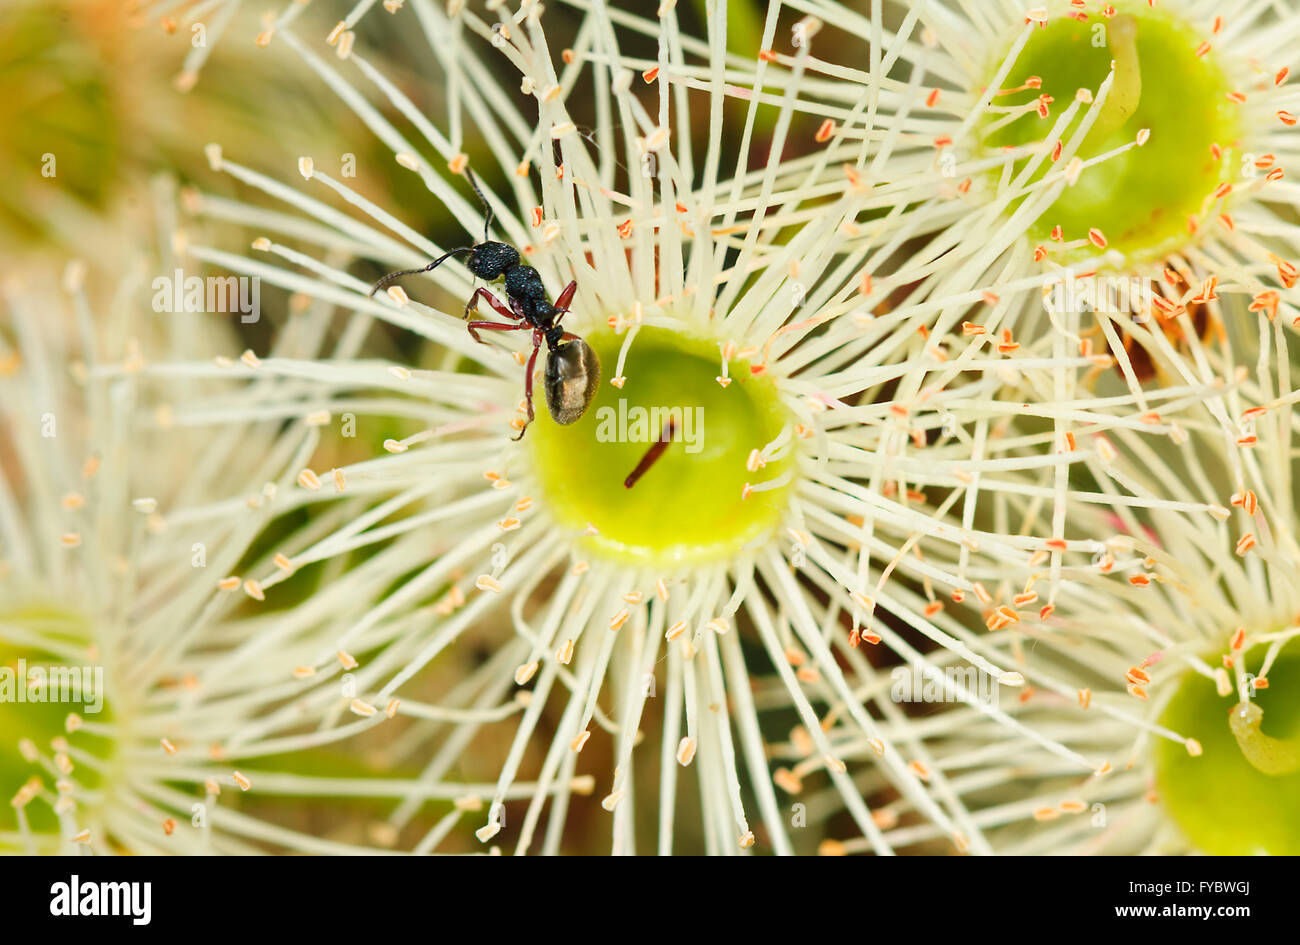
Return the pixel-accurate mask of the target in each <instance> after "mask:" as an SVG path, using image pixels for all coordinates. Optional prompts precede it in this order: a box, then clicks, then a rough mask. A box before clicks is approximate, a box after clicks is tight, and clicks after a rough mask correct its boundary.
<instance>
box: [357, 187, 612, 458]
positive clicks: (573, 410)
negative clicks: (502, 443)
mask: <svg viewBox="0 0 1300 945" xmlns="http://www.w3.org/2000/svg"><path fill="white" fill-rule="evenodd" d="M465 176H466V177H468V178H469V183H470V186H471V187H473V188H474V193H476V194H477V195H478V199H479V201H480V202H481V203H482V204H483V210H484V214H485V215H484V219H483V242H481V243H475V244H474V245H473V246H462V247H460V248H458V249H453V250H450V251H449V252H446V253H443V254H442V255H441V256H439V257H438V258H437V259H435V260H434V261H433V262H431V263H429V265H427V266H425V267H424V268H423V269H403V270H401V271H399V272H390V273H389V274H388V275H386V276H384V277H383V278H382V279H380V280H379V281H378V282H376V283H375V284H374V285H372V286H371V287H370V294H371V295H374V294H375V293H376V292H378V291H379V290H380V289H382V288H383V287H384V286H386V285H388V284H389V283H390V282H392V281H394V280H395V279H400V278H401V277H402V276H411V275H416V274H417V273H421V272H428V271H429V270H430V269H435V268H437V267H438V266H439V265H441V264H442V263H443V262H445V261H446V260H448V259H450V258H451V257H452V256H459V255H461V254H463V253H469V259H468V260H466V262H465V268H466V269H468V270H469V271H470V272H471V273H473V274H474V275H475V276H477V277H478V278H480V279H483V280H485V281H487V282H493V281H495V280H496V279H499V278H501V277H502V276H504V277H505V290H506V299H507V300H508V301H509V303H510V304H509V306H507V305H506V303H504V302H502V301H501V299H499V298H498V297H497V296H496V295H495V294H494V293H493V292H492V291H491V290H490V289H488V288H487V287H486V286H479V287H478V288H477V289H475V290H474V294H473V295H471V296H470V297H469V302H467V303H466V305H465V318H466V319H467V320H468V319H469V317H470V314H471V313H477V312H478V302H479V299H483V300H484V301H486V302H487V303H488V305H490V306H492V308H493V310H495V311H496V313H497V314H498V315H500V316H501V317H502V318H508V319H511V321H513V322H514V323H515V324H509V325H503V324H501V323H500V322H484V321H471V322H469V325H468V327H469V333H470V335H471V336H472V337H473V338H474V340H475V341H477V342H479V343H480V344H486V342H484V341H483V339H482V338H480V337H479V334H478V333H479V331H480V330H482V331H532V333H533V353H532V355H531V356H530V357H529V358H528V367H527V368H526V369H525V370H526V371H527V379H526V380H525V381H524V397H525V399H526V400H527V402H528V420H527V421H525V423H524V426H523V429H521V430H520V431H519V436H516V437H513V439H516V440H519V439H522V438H523V435H524V431H525V430H527V429H528V424H529V423H532V422H533V371H534V369H535V368H536V365H537V352H538V351H540V350H541V348H542V344H543V343H545V344H546V375H545V376H546V379H545V391H546V406H547V408H548V409H549V410H550V411H551V416H552V417H554V418H555V422H556V423H558V424H561V425H567V424H570V423H573V422H574V421H576V420H577V419H578V418H579V417H581V416H582V415H583V414H584V413H586V412H587V407H588V406H589V405H590V404H591V401H592V398H593V397H595V395H596V385H597V384H599V383H600V361H599V360H598V359H597V357H596V352H594V351H592V350H591V346H590V345H589V344H587V342H585V341H583V340H582V339H581V338H580V337H578V336H577V335H575V334H572V333H571V332H567V331H565V330H564V329H563V328H561V327H560V319H561V318H563V317H564V315H565V314H566V313H567V312H568V311H569V304H570V303H571V302H572V301H573V295H574V293H575V292H577V291H578V283H577V281H576V280H575V281H573V282H570V283H569V284H568V285H567V286H565V287H564V291H563V292H561V293H560V295H559V297H558V298H557V299H556V300H555V304H553V305H552V304H551V301H550V299H549V298H548V297H547V294H546V287H545V286H544V285H542V277H541V274H540V273H538V271H537V270H536V269H534V268H533V267H532V266H524V265H521V264H520V261H519V260H520V255H519V250H517V249H515V248H514V247H513V246H511V245H509V244H508V243H498V242H496V241H494V240H491V239H489V238H488V236H489V233H490V230H491V227H492V208H491V207H490V206H489V205H488V202H487V199H486V198H485V197H484V196H483V191H481V190H480V189H479V186H478V181H477V180H475V178H474V173H473V172H472V171H471V170H470V169H469V168H465Z"/></svg>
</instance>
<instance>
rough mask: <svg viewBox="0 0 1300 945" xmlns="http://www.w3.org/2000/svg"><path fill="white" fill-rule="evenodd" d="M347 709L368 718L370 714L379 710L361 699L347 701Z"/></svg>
mask: <svg viewBox="0 0 1300 945" xmlns="http://www.w3.org/2000/svg"><path fill="white" fill-rule="evenodd" d="M348 711H350V712H351V713H352V714H353V715H359V716H361V717H362V718H370V716H372V715H375V714H376V713H377V712H378V711H379V710H378V709H376V708H375V707H374V706H373V705H371V704H370V703H369V702H366V701H364V700H362V699H353V700H352V701H351V702H350V703H348Z"/></svg>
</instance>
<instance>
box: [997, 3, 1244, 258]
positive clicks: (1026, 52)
mask: <svg viewBox="0 0 1300 945" xmlns="http://www.w3.org/2000/svg"><path fill="white" fill-rule="evenodd" d="M1114 5H1115V7H1116V9H1117V11H1118V12H1117V15H1116V16H1114V17H1111V18H1109V19H1108V18H1106V17H1104V16H1103V15H1102V14H1101V12H1100V10H1101V4H1091V3H1090V4H1089V5H1088V7H1087V10H1086V12H1087V13H1088V20H1087V22H1079V21H1077V20H1074V19H1071V18H1068V17H1064V16H1058V17H1056V18H1054V19H1053V20H1052V21H1051V22H1049V23H1048V25H1047V26H1045V27H1044V28H1042V29H1039V30H1035V31H1034V33H1033V35H1032V36H1031V37H1030V39H1029V42H1028V43H1027V44H1026V46H1025V48H1024V49H1023V50H1022V52H1021V54H1020V56H1019V58H1018V59H1017V60H1016V63H1015V65H1014V66H1013V68H1012V70H1011V73H1010V75H1009V76H1008V79H1007V81H1006V82H1004V83H1003V86H1002V87H1003V88H1017V87H1019V86H1021V85H1023V84H1024V83H1025V82H1026V80H1028V79H1030V77H1033V76H1037V77H1038V78H1040V79H1041V80H1042V87H1041V88H1040V89H1027V90H1025V91H1022V92H1017V93H1015V94H1014V95H1003V96H999V97H997V98H995V99H994V105H995V106H1003V105H1012V104H1023V103H1025V102H1031V101H1033V100H1034V99H1036V98H1038V96H1040V95H1050V96H1051V97H1052V98H1053V99H1054V101H1053V103H1052V104H1051V105H1050V109H1051V114H1050V115H1049V117H1047V118H1039V117H1038V114H1037V113H1036V112H1029V113H1027V114H1025V115H1022V116H1021V117H1019V118H1017V119H1016V120H1015V121H1014V122H1011V123H1010V124H1008V125H1005V126H1003V127H1001V128H999V129H997V130H994V131H992V132H990V133H989V134H988V135H987V137H986V139H985V144H986V145H987V146H988V147H989V148H1000V147H1003V146H1012V145H1028V144H1031V143H1034V142H1037V141H1040V140H1043V139H1044V138H1046V136H1047V135H1048V133H1049V131H1050V130H1051V127H1052V123H1053V121H1054V119H1055V117H1056V116H1059V115H1060V114H1061V111H1062V110H1063V109H1065V108H1067V107H1068V106H1069V104H1070V102H1071V101H1073V99H1074V96H1075V93H1076V92H1077V90H1079V89H1081V88H1083V89H1088V90H1089V91H1091V92H1094V93H1095V92H1096V91H1097V89H1098V87H1099V86H1100V85H1101V83H1102V82H1103V80H1105V78H1106V76H1107V75H1109V73H1110V70H1111V61H1112V60H1114V61H1115V68H1116V77H1115V83H1114V86H1113V87H1112V90H1111V94H1110V97H1109V98H1108V99H1107V101H1106V103H1105V104H1104V105H1103V107H1102V109H1101V114H1100V115H1099V117H1098V120H1097V123H1096V124H1095V125H1094V126H1093V128H1092V130H1091V131H1090V132H1089V135H1088V137H1087V138H1086V139H1085V140H1084V142H1083V147H1082V148H1081V149H1080V151H1079V154H1078V156H1079V157H1081V158H1083V159H1084V160H1087V159H1089V158H1092V157H1096V156H1097V155H1099V154H1102V153H1104V152H1106V151H1109V150H1111V149H1113V148H1116V147H1119V146H1121V145H1124V144H1127V143H1129V142H1132V141H1133V140H1134V139H1135V138H1136V136H1137V133H1138V132H1139V131H1140V130H1142V129H1144V128H1145V129H1149V130H1150V132H1151V137H1150V139H1149V140H1148V141H1147V143H1146V144H1145V145H1144V146H1142V147H1135V148H1131V149H1130V150H1128V151H1126V152H1125V153H1123V154H1120V155H1117V156H1114V157H1110V158H1107V159H1106V160H1105V161H1103V162H1101V163H1099V164H1096V165H1094V166H1092V167H1089V168H1087V169H1085V170H1084V171H1083V173H1082V174H1081V175H1080V177H1079V179H1078V182H1077V183H1075V184H1074V185H1073V186H1070V187H1067V189H1066V190H1065V191H1064V192H1063V193H1062V194H1061V196H1060V197H1059V198H1058V199H1057V200H1056V202H1055V203H1054V204H1052V206H1051V207H1049V208H1048V209H1047V210H1046V211H1045V212H1044V213H1043V215H1042V216H1040V217H1039V218H1038V220H1037V221H1036V222H1035V223H1034V225H1033V226H1032V227H1031V228H1030V236H1031V237H1032V238H1033V239H1034V241H1035V242H1037V243H1047V242H1048V241H1049V240H1050V234H1051V231H1052V229H1053V228H1054V227H1055V226H1057V225H1060V227H1061V229H1062V239H1063V240H1064V241H1067V242H1069V241H1074V240H1080V239H1086V238H1087V237H1088V231H1089V229H1091V228H1097V229H1099V230H1101V232H1102V234H1103V235H1104V236H1105V238H1106V241H1107V245H1108V248H1112V249H1116V250H1119V251H1120V252H1122V253H1124V254H1125V255H1126V256H1128V257H1130V258H1131V259H1132V260H1134V261H1148V260H1157V261H1158V260H1160V259H1162V258H1163V257H1164V256H1166V255H1167V254H1168V253H1170V252H1171V251H1173V250H1176V249H1177V248H1178V247H1179V246H1182V245H1185V244H1186V243H1188V242H1189V241H1190V240H1191V239H1193V238H1194V237H1193V234H1192V233H1190V232H1189V229H1188V218H1189V217H1196V218H1197V219H1198V220H1200V219H1201V217H1202V213H1203V204H1204V203H1205V198H1206V197H1207V196H1208V195H1209V194H1211V193H1212V192H1213V191H1214V190H1215V189H1216V188H1217V187H1218V186H1219V184H1221V183H1224V182H1231V181H1232V180H1234V179H1235V177H1236V174H1235V171H1236V163H1237V158H1236V157H1235V155H1234V153H1233V148H1235V147H1236V146H1237V143H1238V138H1239V136H1240V130H1239V109H1240V106H1238V105H1237V104H1235V103H1233V102H1230V101H1229V100H1228V99H1227V97H1226V96H1227V94H1228V93H1229V92H1231V91H1232V87H1231V86H1230V84H1229V83H1228V80H1227V78H1226V77H1225V75H1224V73H1223V71H1222V69H1221V68H1220V66H1219V65H1218V63H1217V61H1216V58H1215V51H1214V49H1213V45H1211V48H1210V49H1209V51H1207V52H1203V54H1202V55H1197V51H1198V49H1199V48H1200V47H1201V44H1202V42H1204V41H1205V40H1206V39H1211V40H1212V39H1213V37H1206V36H1201V35H1200V34H1199V33H1198V32H1197V31H1196V30H1193V29H1192V28H1191V27H1190V26H1189V25H1187V24H1186V23H1184V22H1183V21H1182V20H1180V19H1178V18H1177V16H1175V15H1174V14H1171V13H1167V12H1165V11H1164V9H1163V8H1162V7H1155V8H1151V7H1148V6H1147V5H1146V4H1145V3H1142V4H1135V3H1128V4H1124V3H1116V4H1114ZM1001 61H1002V60H1001V58H999V60H998V62H996V63H993V64H992V65H991V66H990V69H989V75H990V77H991V76H992V75H993V73H994V70H995V69H996V68H997V65H998V64H999V63H1000V62H1001ZM1081 114H1082V111H1081ZM996 117H997V116H993V118H991V119H990V122H989V123H991V122H992V121H993V120H995V119H996ZM1080 121H1081V118H1080V119H1076V120H1075V122H1074V123H1073V124H1072V125H1071V126H1070V128H1069V129H1067V130H1066V133H1065V134H1064V135H1062V136H1061V137H1062V140H1066V139H1068V138H1069V136H1070V134H1071V133H1072V132H1073V131H1074V130H1075V129H1076V128H1078V126H1079V122H1080ZM986 126H987V125H986ZM1214 145H1218V147H1219V148H1220V149H1221V152H1222V156H1221V157H1218V158H1216V157H1215V156H1214V154H1213V153H1212V150H1213V146H1214ZM1044 166H1045V167H1046V168H1048V169H1049V170H1060V169H1061V165H1060V164H1050V163H1046V162H1045V165H1044ZM999 174H1000V172H999ZM1088 252H1094V250H1093V249H1092V247H1091V246H1090V247H1088ZM1076 255H1080V256H1081V255H1086V254H1085V253H1084V252H1083V251H1080V252H1079V253H1077V254H1076ZM1067 261H1069V259H1068V257H1067Z"/></svg>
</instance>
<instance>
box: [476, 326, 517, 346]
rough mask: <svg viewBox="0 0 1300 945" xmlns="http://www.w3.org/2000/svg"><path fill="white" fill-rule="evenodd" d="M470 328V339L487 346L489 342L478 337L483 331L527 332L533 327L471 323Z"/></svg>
mask: <svg viewBox="0 0 1300 945" xmlns="http://www.w3.org/2000/svg"><path fill="white" fill-rule="evenodd" d="M468 327H469V335H470V337H471V338H473V339H474V340H475V341H477V342H478V343H479V344H481V345H485V344H487V342H486V341H484V340H483V339H482V338H480V337H479V336H478V333H479V331H480V330H482V331H527V330H528V329H529V328H531V327H532V326H531V325H503V324H501V323H500V322H470V323H469V326H468Z"/></svg>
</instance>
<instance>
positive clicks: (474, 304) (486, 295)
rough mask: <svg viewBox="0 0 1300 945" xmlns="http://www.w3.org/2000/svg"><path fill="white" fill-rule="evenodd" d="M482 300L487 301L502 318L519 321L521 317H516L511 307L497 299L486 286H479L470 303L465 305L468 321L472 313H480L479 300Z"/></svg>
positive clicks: (470, 298)
mask: <svg viewBox="0 0 1300 945" xmlns="http://www.w3.org/2000/svg"><path fill="white" fill-rule="evenodd" d="M480 298H482V299H487V303H488V305H490V306H492V309H493V311H495V312H496V313H497V314H498V315H500V316H501V317H502V318H508V319H510V320H511V321H518V320H519V316H518V315H516V314H515V313H514V312H513V311H511V310H510V307H509V306H508V305H506V303H504V302H502V301H501V300H500V299H499V298H497V297H496V295H495V293H493V292H492V290H491V289H488V288H487V287H485V286H479V287H478V288H477V289H475V290H474V294H473V295H471V296H470V297H469V301H468V302H466V303H465V320H466V321H468V320H469V315H470V312H478V300H479V299H480Z"/></svg>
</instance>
